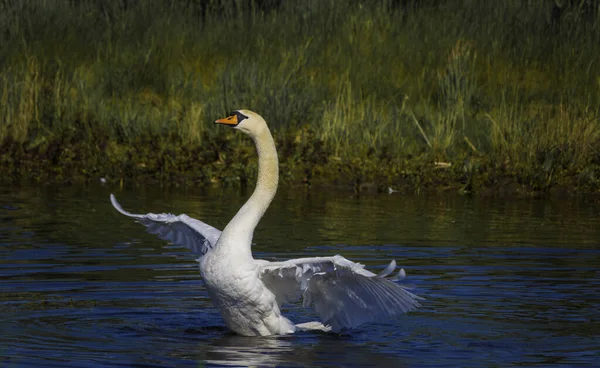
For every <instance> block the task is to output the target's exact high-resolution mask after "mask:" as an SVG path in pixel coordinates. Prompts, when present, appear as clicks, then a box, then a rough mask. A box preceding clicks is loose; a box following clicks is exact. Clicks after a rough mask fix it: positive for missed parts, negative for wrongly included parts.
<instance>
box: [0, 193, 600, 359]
mask: <svg viewBox="0 0 600 368" xmlns="http://www.w3.org/2000/svg"><path fill="white" fill-rule="evenodd" d="M112 190H113V191H115V192H116V194H117V198H118V199H119V200H120V201H121V203H122V204H123V206H124V207H125V208H126V209H129V210H132V211H155V212H158V211H169V212H175V213H180V212H185V213H188V214H189V215H191V216H194V217H198V218H201V219H203V220H205V221H207V222H208V223H210V224H212V225H214V226H216V227H219V228H222V227H223V226H224V225H225V224H226V223H227V221H228V219H229V218H230V217H231V216H232V215H233V214H234V213H235V211H236V210H237V208H239V206H240V205H241V204H242V203H243V202H244V200H245V197H246V196H247V193H239V192H238V191H221V190H216V189H214V190H210V191H205V192H202V191H190V190H172V191H162V190H160V189H158V188H136V189H135V190H128V191H120V190H118V189H114V188H113V189H112ZM110 191H111V190H110V189H109V188H104V187H97V188H96V187H87V188H81V187H66V188H65V187H45V188H32V187H28V188H15V187H13V188H0V316H1V319H0V329H1V331H2V333H1V335H0V366H2V367H4V366H6V367H28V366H30V367H41V366H44V367H52V366H57V367H69V366H71V367H101V366H128V367H129V366H138V367H140V366H144V367H153V366H154V367H172V366H177V367H185V366H190V367H191V366H202V365H204V366H221V365H238V366H239V365H242V366H243V365H254V366H270V365H271V366H274V365H277V366H335V367H339V366H345V367H350V366H355V367H365V366H382V367H392V366H393V367H402V366H407V367H413V366H418V367H425V366H432V367H433V366H435V367H441V366H460V367H467V366H470V367H481V366H523V365H524V366H534V365H543V366H547V365H551V364H554V365H559V366H565V367H566V366H574V365H579V366H594V365H595V363H596V362H598V361H600V201H599V200H598V198H596V199H594V198H592V199H590V198H582V199H568V200H553V201H550V200H539V199H506V198H501V199H490V198H487V199H483V198H479V199H476V198H468V197H460V196H457V195H455V194H451V195H446V196H442V195H420V196H416V195H414V196H403V195H400V194H397V193H394V194H392V195H387V194H385V195H377V196H367V197H362V198H359V199H357V198H354V197H352V196H351V195H348V194H345V193H335V192H331V191H330V192H321V191H318V190H313V191H312V192H311V193H309V194H307V193H305V192H303V191H302V190H295V191H294V190H289V191H280V193H279V194H278V197H277V199H276V200H275V202H274V203H273V205H272V207H271V209H270V210H269V211H268V212H267V215H266V216H265V218H264V220H263V221H262V222H261V224H260V225H259V228H258V229H257V232H256V236H255V242H256V245H255V246H254V251H255V253H256V254H257V257H261V258H266V259H270V260H272V259H285V258H291V257H299V256H303V257H308V256H324V255H332V254H335V253H340V254H343V255H344V256H346V257H348V258H350V259H352V260H355V261H360V262H362V263H365V264H366V265H367V266H368V267H369V268H371V269H373V270H375V271H377V270H379V269H381V268H383V266H385V264H386V263H387V262H388V261H389V260H390V259H396V260H397V261H398V263H399V264H400V265H402V266H403V267H404V268H405V269H406V271H407V274H408V278H407V279H406V281H405V283H407V284H410V285H411V286H412V287H413V288H414V289H413V292H415V293H417V294H419V295H421V296H424V297H425V298H427V300H426V301H424V302H423V307H422V308H421V309H419V310H418V311H417V312H413V313H410V314H408V315H405V316H401V317H399V318H397V319H394V320H390V321H385V322H383V323H378V324H370V325H366V326H364V327H362V328H361V329H359V330H357V331H355V333H353V334H351V335H344V336H338V335H334V334H327V333H316V332H304V333H299V334H296V335H291V336H284V337H273V338H246V337H239V336H236V335H233V334H231V333H228V332H227V330H226V329H225V328H224V326H223V323H222V321H221V318H220V316H219V314H218V312H217V311H216V310H215V309H214V308H213V306H212V304H211V303H210V300H209V299H208V296H207V294H206V292H205V291H204V289H203V286H202V281H201V280H200V277H199V274H198V270H197V264H196V263H195V262H194V260H193V257H192V256H191V255H190V254H189V253H188V252H187V250H186V249H182V248H178V247H174V246H169V245H167V244H165V243H164V242H162V241H160V240H159V239H157V238H155V237H154V236H152V235H149V234H146V233H145V232H144V230H143V227H142V226H141V225H139V224H136V223H134V222H132V221H130V220H129V219H127V218H125V217H123V216H121V215H120V214H118V213H117V212H116V211H114V210H113V209H112V207H111V205H110V203H109V200H108V194H109V192H110ZM285 313H286V315H287V316H288V317H290V319H292V320H293V321H294V322H304V321H309V320H312V319H314V316H313V315H312V314H311V313H310V311H307V310H304V309H302V308H301V307H300V306H290V307H288V308H286V311H285Z"/></svg>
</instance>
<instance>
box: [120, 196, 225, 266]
mask: <svg viewBox="0 0 600 368" xmlns="http://www.w3.org/2000/svg"><path fill="white" fill-rule="evenodd" d="M110 201H111V202H112V205H113V206H114V207H115V208H116V210H117V211H119V212H121V213H122V214H124V215H125V216H129V217H133V218H134V219H136V220H137V221H138V222H139V223H141V224H142V225H144V226H146V230H147V231H148V232H149V233H150V234H155V235H158V237H159V238H161V239H163V240H166V241H169V242H171V243H173V244H177V245H181V246H184V247H186V248H188V249H189V250H191V251H192V252H194V253H197V254H200V255H201V256H203V255H204V254H206V252H207V251H208V250H209V249H211V248H212V247H214V246H215V244H217V240H219V237H220V236H221V230H219V229H215V228H214V227H212V226H210V225H208V224H205V223H204V222H202V221H200V220H196V219H194V218H191V217H189V216H188V215H185V214H183V215H179V216H175V215H173V214H170V213H159V214H155V213H148V214H145V215H137V214H134V213H129V212H127V211H125V210H124V209H123V207H121V205H120V204H119V202H117V199H116V198H115V196H114V195H112V194H111V195H110Z"/></svg>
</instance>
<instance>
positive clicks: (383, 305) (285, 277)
mask: <svg viewBox="0 0 600 368" xmlns="http://www.w3.org/2000/svg"><path fill="white" fill-rule="evenodd" d="M257 265H258V268H259V275H260V278H261V280H262V281H263V282H264V284H265V285H266V286H267V287H268V288H269V289H270V290H271V291H272V292H273V293H274V294H275V296H276V298H277V301H278V303H280V304H282V303H286V302H292V301H295V300H298V299H300V297H302V299H303V305H304V306H305V307H308V306H310V305H313V306H314V307H315V310H316V312H317V313H318V314H319V316H320V317H321V321H322V322H323V324H324V325H329V326H331V329H332V331H334V332H339V331H343V330H345V329H352V328H355V327H357V326H359V325H361V324H363V323H367V322H372V321H375V320H382V319H386V318H389V317H391V316H394V315H397V314H400V313H406V312H408V311H411V310H414V309H416V308H417V307H419V305H420V304H419V302H418V300H419V299H422V298H420V297H418V296H416V295H414V294H412V293H410V292H408V291H407V290H406V289H405V288H404V287H402V286H400V285H398V284H397V283H396V282H394V281H397V279H400V278H403V277H404V275H405V274H404V270H400V272H398V275H397V276H395V277H392V278H388V277H387V276H389V275H391V274H392V272H393V271H394V269H395V268H396V262H395V261H392V262H390V264H389V266H388V267H387V268H386V269H385V270H383V271H382V272H381V273H380V274H379V275H376V274H374V273H372V272H370V271H368V270H365V268H364V265H362V264H360V263H354V262H351V261H349V260H347V259H346V258H344V257H342V256H339V255H336V256H334V257H316V258H300V259H293V260H289V261H285V262H267V261H262V260H257Z"/></svg>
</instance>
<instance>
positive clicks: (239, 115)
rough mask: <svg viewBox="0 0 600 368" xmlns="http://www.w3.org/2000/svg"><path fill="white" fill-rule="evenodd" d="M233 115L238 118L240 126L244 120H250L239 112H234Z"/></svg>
mask: <svg viewBox="0 0 600 368" xmlns="http://www.w3.org/2000/svg"><path fill="white" fill-rule="evenodd" d="M232 115H235V116H237V121H238V124H239V123H241V122H242V120H244V119H248V117H247V116H246V115H244V114H242V113H241V112H239V111H235V112H234V113H233V114H232Z"/></svg>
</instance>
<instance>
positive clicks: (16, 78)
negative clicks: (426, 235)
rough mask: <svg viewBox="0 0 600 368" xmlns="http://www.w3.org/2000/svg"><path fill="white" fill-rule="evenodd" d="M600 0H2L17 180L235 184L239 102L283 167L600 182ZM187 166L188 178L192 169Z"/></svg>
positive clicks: (7, 141) (1, 156) (1, 124)
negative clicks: (232, 119) (230, 126)
mask: <svg viewBox="0 0 600 368" xmlns="http://www.w3.org/2000/svg"><path fill="white" fill-rule="evenodd" d="M599 17H600V8H598V5H597V4H595V2H586V1H583V2H582V1H565V2H563V5H562V6H560V7H559V6H558V5H557V3H556V2H554V1H550V0H547V1H546V0H540V1H535V2H523V1H517V0H508V1H503V2H492V3H489V4H488V3H486V2H481V1H476V0H459V1H449V0H448V1H434V0H430V1H420V2H414V1H408V0H406V1H402V0H396V1H392V0H380V1H364V2H361V1H356V0H307V1H299V0H298V1H283V2H282V1H275V0H271V1H268V0H263V1H258V0H256V1H236V0H213V1H199V0H198V1H187V2H171V1H149V2H130V1H124V0H123V1H111V2H103V1H97V0H83V1H79V2H71V1H66V0H63V1H59V0H46V1H36V2H19V1H8V0H4V1H0V43H1V44H2V45H3V46H2V48H0V103H1V106H2V108H1V109H0V164H2V165H3V166H4V167H6V168H7V172H9V173H10V174H11V175H9V176H15V177H29V178H38V179H40V180H41V179H44V180H48V179H57V180H80V179H91V178H94V177H96V176H106V177H108V178H109V179H113V180H119V179H136V178H142V177H153V178H156V179H159V180H164V181H180V180H183V181H192V182H196V183H206V182H211V181H212V182H215V181H227V182H237V181H240V180H241V181H242V182H245V181H246V180H248V179H250V178H251V176H252V175H253V173H254V171H255V164H253V163H251V164H248V163H249V162H252V159H253V157H254V153H253V151H252V147H251V146H250V143H249V142H248V140H246V139H244V137H241V136H240V135H234V134H233V133H232V132H230V131H226V130H224V129H223V128H215V127H213V126H212V124H211V122H212V121H214V119H215V118H217V117H221V116H222V115H223V114H225V113H227V112H229V111H230V110H232V109H236V108H250V109H253V110H255V111H257V112H259V113H260V114H261V115H263V116H264V117H265V118H266V119H267V121H268V122H269V124H270V126H271V128H272V129H273V131H274V134H275V136H276V139H277V140H278V146H279V147H280V148H279V149H280V156H281V161H282V168H283V170H282V172H283V173H284V175H285V176H284V178H287V179H289V180H291V181H300V180H304V181H307V182H310V181H311V180H312V179H314V178H318V177H323V178H325V179H327V180H330V179H331V180H334V179H335V180H338V181H339V182H347V183H351V184H354V185H360V183H364V182H369V181H375V182H376V183H377V185H379V186H387V185H392V186H393V185H401V183H405V182H408V183H409V184H410V185H418V186H423V185H430V184H431V185H434V184H436V183H438V184H442V185H446V184H454V185H456V186H459V187H460V186H465V188H466V190H473V189H476V187H488V186H489V187H494V185H497V184H499V183H503V181H502V180H501V179H505V178H509V179H510V181H511V182H512V183H517V184H519V185H522V186H525V187H527V188H529V189H536V190H545V189H548V188H552V187H555V186H566V187H569V188H579V189H581V190H587V191H589V190H592V191H594V190H598V188H599V187H600V179H598V177H599V176H600V148H599V147H600V123H599V110H598V109H599V106H600V93H599V91H600V73H599V71H600V64H599V60H598V56H597V55H600V42H599V41H600V21H599ZM182 178H183V179H182Z"/></svg>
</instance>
